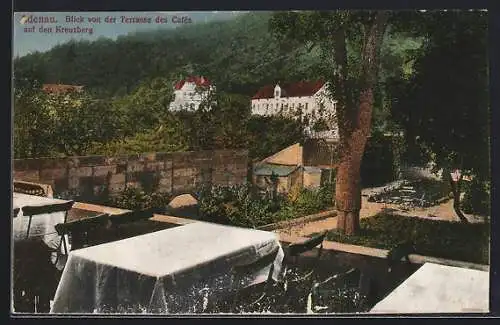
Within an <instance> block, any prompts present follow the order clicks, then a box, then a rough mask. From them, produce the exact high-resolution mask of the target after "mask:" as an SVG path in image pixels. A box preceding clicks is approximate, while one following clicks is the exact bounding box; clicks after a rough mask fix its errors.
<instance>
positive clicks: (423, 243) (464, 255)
mask: <svg viewBox="0 0 500 325" xmlns="http://www.w3.org/2000/svg"><path fill="white" fill-rule="evenodd" d="M360 226H361V229H360V232H359V234H358V235H356V236H345V235H343V234H340V233H339V232H337V231H332V232H330V233H329V234H328V237H327V238H328V240H331V241H336V242H342V243H348V244H353V245H360V246H368V247H374V248H381V249H389V250H390V249H391V248H393V247H395V246H396V245H398V244H400V243H403V242H408V241H411V242H413V243H414V245H415V247H416V251H417V252H416V253H417V254H419V255H425V256H433V257H440V258H445V259H452V260H459V261H464V262H471V263H479V264H489V245H490V224H489V223H484V224H482V223H475V224H464V223H457V222H449V221H441V220H428V219H422V218H416V217H405V216H399V215H388V214H378V215H375V216H374V217H372V218H367V219H363V220H361V222H360Z"/></svg>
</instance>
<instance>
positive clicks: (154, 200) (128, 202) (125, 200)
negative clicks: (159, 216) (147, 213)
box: [109, 188, 172, 213]
mask: <svg viewBox="0 0 500 325" xmlns="http://www.w3.org/2000/svg"><path fill="white" fill-rule="evenodd" d="M171 200H172V196H171V194H170V193H166V192H146V191H143V190H141V189H138V188H127V189H125V190H123V191H122V192H121V193H119V194H118V195H117V196H115V197H113V198H111V199H110V203H109V204H110V205H112V206H115V207H117V208H121V209H127V210H141V209H153V210H154V211H155V212H157V213H164V212H165V211H166V208H167V206H168V204H169V203H170V201H171Z"/></svg>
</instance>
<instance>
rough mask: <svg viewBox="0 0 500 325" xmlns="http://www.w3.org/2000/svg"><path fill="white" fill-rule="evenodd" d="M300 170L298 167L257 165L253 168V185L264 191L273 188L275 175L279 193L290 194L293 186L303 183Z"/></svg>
mask: <svg viewBox="0 0 500 325" xmlns="http://www.w3.org/2000/svg"><path fill="white" fill-rule="evenodd" d="M300 169H301V168H300V166H297V165H293V166H290V165H278V164H268V163H262V164H256V165H255V166H254V168H253V176H252V177H253V183H254V184H255V185H256V186H258V187H260V188H262V189H269V188H270V187H271V186H273V180H272V176H273V175H274V176H275V177H276V180H277V191H278V193H288V191H290V189H291V188H292V187H293V186H295V185H296V184H300V183H301V181H302V179H301V170H300Z"/></svg>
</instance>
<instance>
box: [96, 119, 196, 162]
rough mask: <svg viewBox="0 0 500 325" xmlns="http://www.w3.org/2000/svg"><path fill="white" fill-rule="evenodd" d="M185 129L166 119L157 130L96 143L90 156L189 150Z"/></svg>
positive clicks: (179, 124)
mask: <svg viewBox="0 0 500 325" xmlns="http://www.w3.org/2000/svg"><path fill="white" fill-rule="evenodd" d="M183 133H184V132H183V127H182V124H181V123H180V121H178V120H177V119H176V118H175V117H172V118H171V119H165V120H164V121H163V122H162V123H161V125H160V126H159V127H157V128H156V129H149V130H147V131H144V132H142V133H136V134H135V135H134V136H130V137H127V138H124V139H116V140H112V141H110V142H106V143H96V144H95V145H94V146H93V147H92V148H91V149H90V150H89V153H90V154H101V155H108V156H116V155H125V154H139V153H144V152H177V151H185V150H187V149H188V148H189V143H188V139H186V137H184V136H183Z"/></svg>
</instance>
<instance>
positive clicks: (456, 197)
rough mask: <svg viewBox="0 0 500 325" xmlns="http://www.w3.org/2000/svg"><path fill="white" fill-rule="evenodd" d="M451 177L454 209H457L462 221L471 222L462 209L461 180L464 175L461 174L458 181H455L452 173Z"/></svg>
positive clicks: (456, 211)
mask: <svg viewBox="0 0 500 325" xmlns="http://www.w3.org/2000/svg"><path fill="white" fill-rule="evenodd" d="M449 178H450V185H451V190H452V192H453V210H455V213H456V214H457V216H458V218H459V219H460V221H462V222H464V223H469V220H468V219H467V218H466V217H465V215H464V214H463V212H462V210H460V180H461V179H462V176H460V178H459V179H458V181H457V182H454V181H453V179H452V178H451V175H450V177H449Z"/></svg>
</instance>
